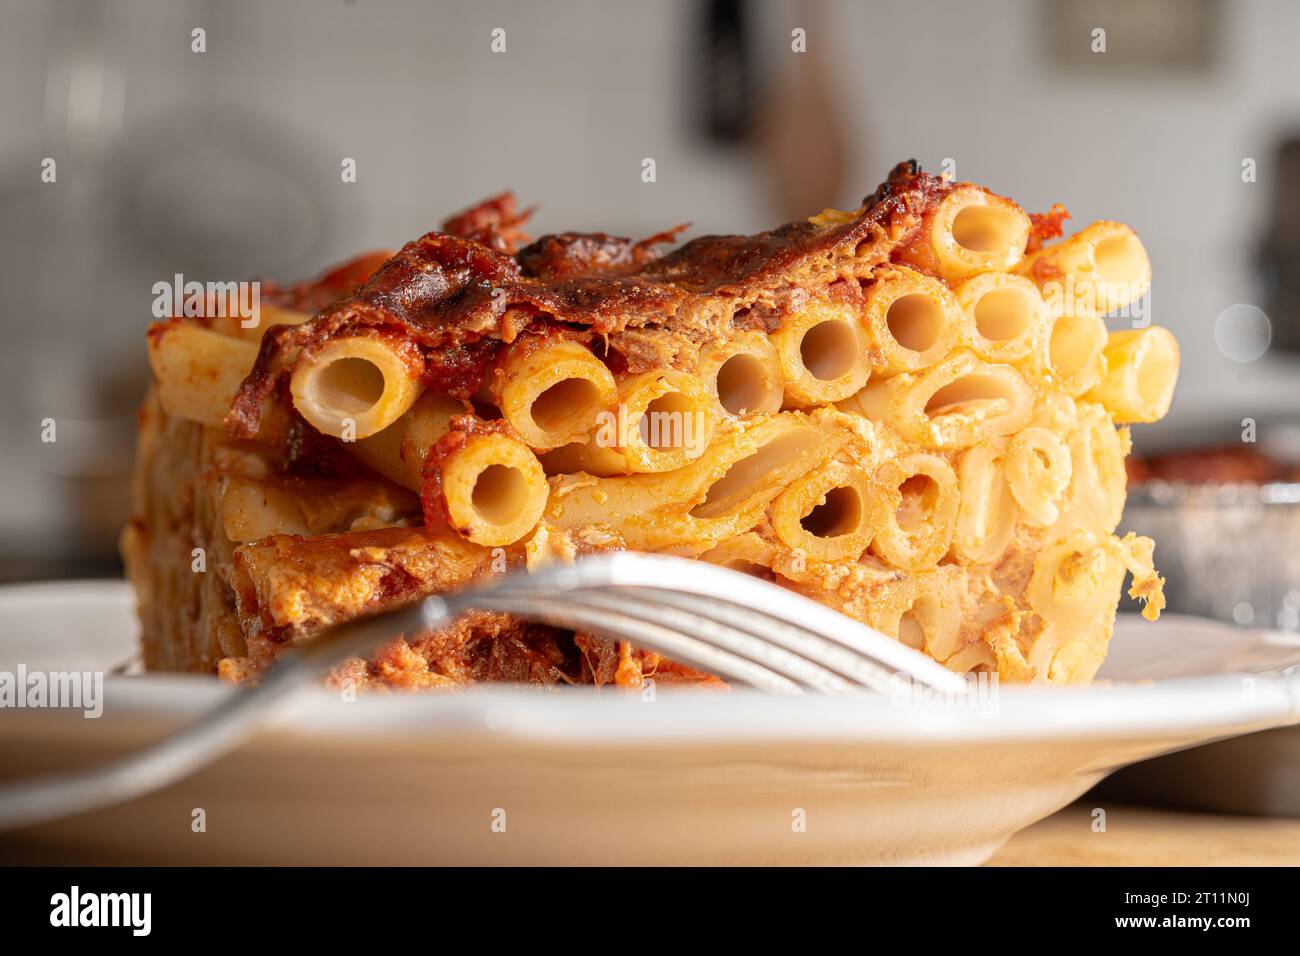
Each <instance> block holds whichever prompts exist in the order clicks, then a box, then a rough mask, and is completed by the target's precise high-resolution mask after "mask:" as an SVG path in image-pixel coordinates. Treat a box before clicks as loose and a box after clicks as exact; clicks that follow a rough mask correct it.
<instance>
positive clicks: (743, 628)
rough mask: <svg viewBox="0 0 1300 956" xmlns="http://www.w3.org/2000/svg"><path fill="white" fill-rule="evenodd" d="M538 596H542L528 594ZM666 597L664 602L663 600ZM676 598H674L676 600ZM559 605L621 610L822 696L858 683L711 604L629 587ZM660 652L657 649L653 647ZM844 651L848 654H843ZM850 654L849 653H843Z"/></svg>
mask: <svg viewBox="0 0 1300 956" xmlns="http://www.w3.org/2000/svg"><path fill="white" fill-rule="evenodd" d="M530 596H536V597H542V598H544V597H545V595H530ZM665 598H668V600H665ZM679 599H680V600H679ZM562 600H563V603H565V604H566V605H567V604H568V603H570V602H577V603H580V604H582V605H584V606H587V607H593V608H598V609H602V610H605V611H611V612H614V613H617V614H625V615H627V616H628V617H633V618H636V619H637V620H640V621H644V622H647V623H650V624H657V625H659V626H662V627H666V628H668V629H670V630H672V631H674V632H676V633H677V634H685V635H687V636H691V637H696V638H698V639H700V640H701V641H703V642H705V643H707V644H710V645H712V646H714V647H717V648H720V649H722V650H724V651H727V652H729V653H731V654H734V655H736V656H738V657H743V658H746V659H747V660H750V661H753V662H754V663H756V664H760V665H762V666H763V667H766V668H768V669H769V670H772V671H775V672H776V673H778V674H780V675H781V676H783V677H786V678H788V679H789V680H792V681H794V682H795V683H796V684H799V685H800V686H801V687H805V688H808V689H810V690H814V691H818V692H820V693H823V694H853V693H857V692H859V691H860V690H861V685H860V684H858V683H856V682H855V681H852V680H846V679H845V678H844V677H843V676H841V675H840V674H838V673H836V672H835V671H834V670H833V669H830V668H827V667H825V666H824V664H823V662H820V661H818V660H816V659H815V658H814V657H811V656H809V655H807V654H805V653H803V648H801V647H800V646H798V642H796V641H790V642H788V643H786V644H782V643H780V642H777V641H771V640H768V639H766V636H765V635H763V634H761V633H757V632H755V631H754V630H752V629H750V628H749V627H748V626H747V623H748V622H742V623H740V624H739V626H738V625H737V622H736V621H735V620H728V619H727V615H719V614H715V613H714V611H715V608H713V607H711V606H710V604H711V602H707V601H704V600H701V599H693V598H691V597H690V596H689V595H680V594H675V593H669V592H652V591H648V590H647V591H638V590H634V589H621V588H620V589H606V588H590V589H582V590H578V591H571V592H569V593H568V594H565V595H564V597H563V599H562ZM653 649H654V650H661V648H657V647H656V648H653ZM845 653H846V655H848V652H845ZM849 656H851V655H849Z"/></svg>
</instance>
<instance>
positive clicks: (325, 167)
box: [0, 0, 1300, 623]
mask: <svg viewBox="0 0 1300 956" xmlns="http://www.w3.org/2000/svg"><path fill="white" fill-rule="evenodd" d="M0 19H2V24H3V28H2V29H0V244H2V248H0V252H2V253H3V254H0V289H2V290H3V295H2V296H0V323H2V324H3V338H2V339H0V341H2V342H3V346H0V405H2V406H3V408H4V409H5V414H4V415H0V448H3V449H4V453H3V455H2V456H0V541H2V542H3V544H2V545H0V580H22V579H33V578H43V577H64V576H84V575H93V574H115V573H117V563H116V560H117V559H116V554H115V537H116V534H117V530H118V528H119V527H120V525H121V523H122V521H123V518H124V516H125V514H126V501H127V477H128V473H129V469H130V463H131V456H132V440H133V427H134V422H133V416H134V410H135V407H136V404H137V403H138V401H139V399H140V397H141V395H142V393H143V391H144V387H145V381H146V375H147V365H146V362H145V352H144V342H143V335H144V330H145V327H146V325H147V324H148V322H149V321H150V307H151V304H152V300H153V292H152V285H153V283H155V282H158V281H164V280H169V279H170V278H171V277H172V276H173V274H175V273H183V274H184V276H185V277H186V279H198V280H200V281H202V280H207V279H218V280H230V279H240V278H252V277H262V278H267V279H276V280H286V281H287V280H292V279H297V278H302V277H306V276H309V275H313V274H315V273H317V272H318V271H320V270H321V269H322V268H323V267H324V266H326V265H328V264H330V263H332V262H335V261H337V260H340V259H344V258H347V257H349V256H351V255H353V254H354V253H357V252H360V251H363V250H367V249H371V248H377V247H389V248H395V247H396V246H398V245H399V244H401V243H402V242H404V241H406V240H408V239H410V238H413V237H415V236H417V235H419V234H421V233H422V232H424V231H426V230H428V229H431V228H434V227H436V225H437V224H438V223H439V222H440V221H441V220H442V219H443V218H444V217H445V216H446V215H448V214H449V213H452V212H454V211H457V210H459V209H461V208H463V207H464V206H466V205H468V204H470V203H472V202H473V201H475V200H477V199H479V198H481V197H485V196H487V195H490V194H492V193H494V192H497V191H500V190H501V189H503V188H512V189H514V190H515V191H516V193H517V194H518V196H519V198H520V200H521V201H522V202H524V203H533V202H536V203H539V204H540V209H539V211H538V213H537V215H536V217H535V219H534V222H533V226H534V233H535V234H536V233H537V232H547V231H559V230H565V229H575V230H595V229H603V230H607V231H611V232H620V233H626V234H633V235H648V234H650V233H653V232H656V231H658V230H660V229H663V228H665V227H667V226H671V225H673V224H675V223H678V222H682V221H690V222H692V223H693V227H692V230H691V232H690V233H688V236H689V235H698V234H700V233H702V232H715V231H728V232H738V231H753V230H758V229H762V228H767V227H770V226H772V225H774V224H776V223H778V222H780V221H784V220H787V219H791V218H796V217H800V216H804V215H808V214H811V213H813V212H815V211H817V210H819V209H821V208H822V207H824V206H827V205H834V206H839V207H852V206H855V205H857V204H858V202H859V201H860V200H861V198H862V197H863V196H864V195H866V194H867V193H869V192H870V191H872V190H873V189H874V188H875V186H876V184H877V183H878V182H879V181H880V179H881V178H883V176H884V175H885V173H886V172H887V171H888V169H889V168H890V167H891V166H892V165H893V164H894V163H896V162H897V161H899V160H902V159H906V158H910V157H915V158H916V159H918V160H920V162H921V163H922V164H923V166H924V167H925V168H927V169H930V170H932V171H936V172H937V171H943V170H945V169H948V170H949V171H952V172H954V173H955V175H956V177H957V178H959V179H968V180H972V181H975V182H977V183H980V184H983V185H986V186H988V187H990V188H991V189H993V190H995V191H998V192H1002V193H1005V194H1008V195H1010V196H1012V197H1013V198H1015V199H1016V200H1018V201H1019V202H1020V203H1021V204H1022V205H1024V206H1025V207H1026V208H1027V209H1030V210H1038V211H1041V210H1045V209H1047V207H1048V206H1049V205H1050V204H1051V203H1053V202H1056V201H1060V202H1063V203H1065V204H1066V205H1067V206H1068V207H1069V209H1070V211H1071V212H1072V213H1073V216H1074V218H1073V220H1072V221H1071V223H1070V224H1069V226H1070V227H1071V228H1078V227H1080V226H1081V225H1085V224H1087V223H1088V222H1090V221H1092V220H1095V219H1100V218H1115V219H1120V220H1122V221H1124V222H1127V223H1129V224H1131V225H1132V226H1134V227H1135V228H1136V229H1137V231H1138V232H1139V234H1140V235H1141V236H1142V238H1143V239H1144V240H1145V242H1146V244H1147V246H1148V248H1149V249H1150V252H1151V258H1152V261H1153V266H1154V270H1155V277H1156V278H1155V284H1154V288H1153V292H1152V295H1151V299H1150V314H1151V318H1152V319H1153V320H1154V321H1155V322H1156V323H1158V324H1162V325H1166V326H1168V327H1170V328H1172V329H1173V330H1174V332H1175V333H1176V335H1177V336H1178V339H1179V341H1180V343H1181V345H1182V348H1183V363H1184V364H1183V375H1182V380H1181V383H1180V389H1179V393H1178V397H1177V399H1176V401H1175V405H1174V409H1173V412H1172V413H1171V415H1170V417H1169V418H1168V419H1167V420H1166V421H1165V422H1163V423H1161V424H1160V425H1156V426H1147V427H1144V428H1140V429H1138V430H1137V435H1136V439H1137V443H1138V447H1139V449H1140V450H1144V451H1160V450H1162V449H1165V448H1174V447H1180V446H1186V445H1188V444H1189V443H1190V444H1203V445H1205V444H1215V443H1223V442H1231V441H1240V437H1239V433H1240V431H1241V421H1242V420H1243V419H1244V418H1250V419H1252V420H1253V421H1256V422H1257V423H1258V427H1259V429H1260V436H1261V440H1262V439H1263V438H1264V437H1266V436H1268V435H1270V434H1278V435H1282V434H1284V433H1286V432H1285V430H1286V425H1287V420H1288V417H1289V416H1290V415H1292V414H1293V413H1294V412H1295V410H1296V409H1297V407H1298V406H1300V375H1298V374H1297V371H1298V369H1297V365H1296V362H1297V361H1298V359H1297V356H1295V355H1294V354H1293V353H1291V352H1290V351H1289V349H1291V348H1294V347H1300V269H1297V268H1295V266H1296V260H1297V259H1298V258H1300V57H1297V56H1296V53H1295V49H1296V40H1297V38H1298V37H1300V4H1296V3H1293V2H1285V0H1276V2H1274V0H1070V2H1052V0H975V2H963V3H939V2H924V0H910V2H908V3H905V4H903V3H895V2H879V3H874V2H839V0H824V2H816V0H805V2H799V0H790V2H779V0H764V2H758V0H672V2H662V3H646V2H639V0H636V2H634V0H604V2H597V0H587V2H582V0H558V2H548V3H534V2H515V3H504V2H469V0H465V2H432V0H317V2H306V0H279V2H274V3H265V2H255V0H221V2H217V0H167V2H164V0H103V2H100V0H0ZM196 30H197V31H201V33H198V34H196V33H195V31H196ZM1098 31H1104V32H1098ZM199 46H201V47H202V50H201V51H200V50H198V49H196V47H199ZM47 158H48V159H53V160H54V161H55V164H54V167H53V172H54V176H53V179H54V181H52V182H49V181H45V180H46V179H47V178H49V175H48V172H49V170H48V168H47V167H48V164H46V163H45V160H46V159H47ZM349 158H350V159H353V160H355V163H356V182H344V181H343V177H342V176H341V164H342V163H343V162H344V160H345V159H349ZM647 159H652V160H653V161H654V164H653V170H654V177H653V181H652V182H647V181H645V176H644V175H643V174H644V171H645V170H646V169H647V165H646V163H645V160H647ZM43 174H45V175H43ZM1121 321H1123V320H1121ZM1119 324H1120V322H1117V323H1116V327H1118V325H1119ZM47 419H52V420H53V421H54V422H55V423H56V427H57V441H56V442H55V443H53V444H49V443H44V442H42V441H41V434H42V422H43V421H45V420H47ZM1256 550H1258V549H1256ZM1240 603H1241V602H1240V601H1235V602H1230V605H1232V606H1235V605H1236V604H1240ZM1270 614H1272V611H1270ZM1258 622H1259V621H1258V620H1257V623H1258Z"/></svg>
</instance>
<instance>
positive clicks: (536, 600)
mask: <svg viewBox="0 0 1300 956" xmlns="http://www.w3.org/2000/svg"><path fill="white" fill-rule="evenodd" d="M583 597H584V595H582V593H581V592H575V593H570V594H565V595H563V597H561V598H555V597H544V596H541V595H536V594H501V593H493V592H492V591H491V590H484V591H482V592H478V593H476V594H474V596H473V598H472V600H471V601H470V602H469V603H470V604H471V605H472V606H474V607H478V608H483V609H484V610H491V611H503V612H505V613H509V614H518V615H521V616H523V617H532V618H536V619H538V620H543V621H547V622H548V623H552V624H556V625H558V626H560V627H574V626H577V627H580V628H583V629H588V628H589V629H591V630H595V631H603V632H605V633H610V634H616V635H618V636H620V637H626V638H628V639H630V640H633V641H636V642H637V643H639V644H641V645H642V646H644V647H652V648H654V649H656V650H659V651H662V652H663V653H664V654H666V655H668V656H669V657H672V658H674V659H675V660H678V661H681V662H682V663H685V664H690V665H692V666H695V667H698V668H700V669H702V670H705V671H709V672H711V673H715V674H720V675H722V676H725V677H728V678H730V679H732V680H736V681H739V682H741V683H744V684H749V685H751V686H754V687H757V688H759V689H760V690H765V691H769V692H771V693H778V694H801V693H803V688H802V687H800V686H799V685H798V684H797V683H796V682H795V681H793V680H791V679H790V678H788V677H786V676H784V675H782V674H779V673H777V672H776V671H773V670H771V669H769V668H767V667H765V666H763V665H762V664H759V663H757V662H755V661H752V660H748V659H746V658H744V657H740V656H738V655H736V654H733V653H731V652H730V651H727V650H724V649H722V648H720V647H716V646H714V645H712V644H709V643H706V642H704V641H701V640H697V639H696V638H693V637H690V636H689V635H687V634H683V633H681V632H679V631H675V630H673V629H671V628H667V627H664V626H663V625H661V624H658V623H655V621H654V620H653V619H648V618H643V617H638V616H636V615H634V614H631V613H628V612H627V611H616V610H609V609H607V608H601V607H592V606H589V605H587V604H585V603H583Z"/></svg>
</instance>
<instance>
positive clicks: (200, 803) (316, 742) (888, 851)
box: [0, 582, 1300, 864]
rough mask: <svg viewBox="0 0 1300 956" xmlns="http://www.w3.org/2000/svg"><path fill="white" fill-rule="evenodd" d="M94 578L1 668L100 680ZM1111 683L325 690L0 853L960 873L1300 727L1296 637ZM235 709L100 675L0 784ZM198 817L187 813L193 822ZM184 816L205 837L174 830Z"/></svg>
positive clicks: (51, 714)
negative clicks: (1242, 744) (1275, 732)
mask: <svg viewBox="0 0 1300 956" xmlns="http://www.w3.org/2000/svg"><path fill="white" fill-rule="evenodd" d="M134 644H135V622H134V617H133V608H132V599H131V595H130V592H129V590H128V588H127V587H126V586H125V585H122V584H117V583H113V582H62V583H53V584H42V585H32V586H19V587H9V588H0V670H6V671H11V672H12V671H15V670H16V669H17V667H18V665H19V664H23V665H25V666H26V667H27V669H28V670H29V671H32V670H47V671H48V670H69V669H77V670H87V669H102V670H111V669H112V668H114V667H115V666H116V665H118V664H119V663H121V662H122V661H123V660H125V659H128V658H129V657H130V656H131V655H132V653H133V651H134ZM1112 646H1113V649H1112V652H1111V656H1110V658H1109V660H1108V661H1107V663H1106V666H1105V668H1104V669H1103V676H1104V677H1106V678H1108V680H1107V681H1106V682H1105V683H1102V684H1098V685H1095V686H1093V687H1090V688H1085V689H1059V688H1058V689H1050V688H1049V689H1027V688H1009V687H1003V688H1000V689H999V690H1000V692H999V693H998V694H997V696H996V698H995V699H994V700H993V701H992V703H988V702H986V704H985V705H984V706H976V707H951V706H942V705H936V704H935V703H934V702H929V703H928V704H925V703H923V704H922V705H920V706H916V705H913V706H907V705H906V703H905V702H904V701H901V700H897V699H896V700H887V699H883V698H882V699H874V700H854V701H849V700H837V699H815V698H807V699H793V698H791V699H778V698H771V697H764V696H761V695H757V694H751V693H745V692H733V693H730V694H725V693H708V692H693V691H679V692H677V693H670V692H665V691H662V690H661V691H660V692H659V693H658V694H657V696H656V699H655V700H653V701H651V702H647V701H644V700H642V698H641V697H640V696H638V695H629V694H622V693H616V692H606V693H603V694H599V695H596V694H592V693H591V692H590V691H583V690H575V691H565V692H554V693H545V692H542V691H539V690H536V689H527V688H505V687H501V688H491V689H485V690H479V691H474V692H463V693H455V694H431V695H421V696H401V695H394V696H378V695H370V696H366V695H363V696H362V697H361V699H360V700H358V701H356V702H351V703H349V702H345V701H342V700H340V699H339V698H338V697H337V695H334V694H331V693H330V692H328V691H325V690H324V689H322V690H320V691H319V692H318V693H316V694H315V695H314V696H313V697H312V698H311V699H310V700H309V701H307V702H306V703H305V705H304V707H303V709H302V710H301V712H300V713H299V714H298V715H297V716H296V717H295V718H294V720H293V721H292V722H286V723H285V724H284V725H282V726H280V727H278V728H272V729H268V730H267V731H265V732H264V733H262V734H261V735H260V736H259V737H258V738H257V739H256V740H255V741H254V742H252V743H251V744H249V745H248V746H246V747H245V748H243V749H242V750H241V751H239V752H238V753H237V754H234V755H232V756H231V757H229V758H227V759H225V760H223V761H221V762H220V763H218V764H217V765H215V766H213V767H211V768H209V769H208V770H206V771H204V772H202V773H200V774H198V775H197V776H195V777H193V778H191V779H190V780H187V781H185V782H183V783H181V784H178V785H176V786H174V787H171V788H169V789H168V790H166V791H163V792H161V793H158V794H155V795H154V796H151V797H149V798H146V799H143V800H139V801H136V802H134V803H132V804H128V805H125V806H121V807H117V808H115V809H111V810H106V811H102V812H98V813H93V814H86V815H83V816H80V817H77V818H73V819H71V820H65V821H61V822H59V823H54V824H49V825H46V826H42V827H38V828H32V829H29V830H25V831H21V832H19V833H10V834H0V852H2V854H3V855H4V856H6V857H9V858H14V859H36V858H40V859H46V860H48V859H57V860H64V861H69V862H123V863H125V862H187V863H345V864H347V863H742V864H744V863H940V864H958V863H966V864H969V863H978V862H980V861H982V860H984V859H986V858H987V857H988V856H989V855H990V854H992V853H993V852H994V851H995V850H996V849H997V848H998V846H1000V845H1001V844H1002V842H1003V841H1004V840H1006V838H1007V837H1008V836H1010V835H1011V834H1012V833H1014V832H1015V831H1017V830H1019V829H1021V828H1022V827H1025V826H1028V825H1029V824H1031V823H1033V822H1034V821H1036V820H1039V819H1041V818H1042V817H1044V816H1046V815H1048V814H1050V813H1052V812H1053V811H1054V810H1056V809H1058V808H1059V807H1061V806H1064V805H1065V804H1067V803H1069V802H1070V801H1071V800H1073V799H1075V798H1076V797H1077V796H1079V795H1080V794H1081V793H1083V792H1084V791H1086V790H1087V789H1088V788H1089V787H1091V786H1092V785H1093V784H1094V783H1095V782H1096V781H1097V780H1099V779H1100V778H1101V777H1102V776H1104V775H1105V774H1106V773H1107V772H1109V771H1111V770H1113V769H1115V768H1116V767H1119V766H1122V765H1124V764H1126V763H1131V762H1133V761H1136V760H1141V759H1144V758H1146V757H1150V756H1152V755H1154V754H1158V753H1162V752H1167V751H1171V750H1176V749H1179V748H1183V747H1188V746H1192V745H1194V744H1197V743H1202V742H1205V741H1208V740H1212V739H1215V738H1220V737H1226V736H1231V735H1234V734H1241V733H1246V732H1248V731H1253V730H1260V729H1263V728H1266V727H1276V726H1283V725H1287V724H1293V723H1297V722H1300V638H1298V637H1297V636H1295V635H1289V634H1282V633H1274V632H1263V631H1248V630H1242V629H1237V628H1232V627H1227V626H1224V625H1221V624H1216V623H1212V622H1209V621H1202V620H1199V619H1195V618H1186V617H1183V618H1179V617H1174V616H1171V617H1168V618H1166V619H1164V620H1162V621H1160V622H1159V623H1158V624H1148V623H1146V622H1143V621H1137V620H1121V621H1120V623H1119V624H1118V626H1117V628H1116V634H1115V638H1114V642H1113V645H1112ZM230 692H231V690H230V689H229V688H227V687H225V686H223V685H221V684H219V683H218V682H217V681H215V680H213V679H211V678H206V677H202V676H193V675H176V676H161V675H149V676H144V677H112V676H110V677H108V678H107V680H106V703H105V710H104V715H103V716H102V717H101V718H99V719H97V720H91V719H84V718H82V717H81V716H80V714H79V713H76V714H73V713H70V712H66V711H65V712H58V711H50V710H43V711H37V710H4V711H0V777H15V776H19V775H25V774H30V773H34V772H37V771H41V770H52V769H56V768H61V767H68V766H73V765H78V764H81V763H83V762H86V761H92V760H97V759H102V758H103V757H104V756H106V755H108V754H110V753H113V752H117V751H119V750H121V749H123V748H128V747H134V746H139V745H140V744H141V743H144V742H146V741H148V740H150V739H152V738H154V737H155V736H157V735H158V734H161V733H162V732H164V731H165V729H166V728H167V727H169V726H174V725H176V724H177V723H179V722H181V721H183V720H185V719H188V718H190V717H193V716H194V715H196V714H198V713H200V712H201V711H203V710H205V709H206V708H208V707H211V706H212V705H213V704H215V703H216V702H217V701H218V700H219V699H220V697H221V696H222V695H223V694H226V693H230ZM200 811H201V812H200ZM196 819H202V821H203V823H204V827H203V828H202V829H200V828H199V827H197V825H196V824H195V823H194V821H195V820H196Z"/></svg>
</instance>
